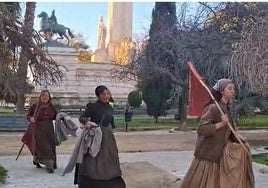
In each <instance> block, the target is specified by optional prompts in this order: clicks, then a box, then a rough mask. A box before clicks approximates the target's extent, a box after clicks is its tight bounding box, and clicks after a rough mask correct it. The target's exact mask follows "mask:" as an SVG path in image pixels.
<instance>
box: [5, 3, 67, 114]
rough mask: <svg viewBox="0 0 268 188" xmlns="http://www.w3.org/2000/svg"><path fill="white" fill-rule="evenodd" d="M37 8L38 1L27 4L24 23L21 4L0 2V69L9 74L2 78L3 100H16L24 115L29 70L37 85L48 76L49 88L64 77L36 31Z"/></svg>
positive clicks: (20, 112)
mask: <svg viewBox="0 0 268 188" xmlns="http://www.w3.org/2000/svg"><path fill="white" fill-rule="evenodd" d="M35 6H36V3H35V2H27V3H26V12H25V15H24V22H23V23H21V22H20V15H21V12H20V6H19V3H14V4H13V3H0V37H1V38H0V58H1V59H0V63H1V64H0V70H1V73H6V72H7V73H9V74H8V75H7V74H1V76H0V89H1V90H0V98H1V97H2V96H9V97H12V98H13V99H14V101H15V102H16V103H17V113H19V114H22V113H23V112H24V101H25V93H26V92H27V91H28V90H29V84H28V82H27V70H28V68H29V67H30V70H31V72H32V75H33V77H34V82H35V83H41V82H43V80H42V79H43V77H42V75H46V80H45V81H46V84H47V85H52V84H59V83H60V82H61V80H62V77H63V72H62V70H61V67H60V66H59V65H58V64H57V63H56V62H55V61H54V60H53V59H52V58H51V57H50V55H49V54H48V53H47V52H46V51H45V50H43V47H42V40H41V38H40V35H39V34H38V33H37V32H36V31H35V30H34V29H33V23H34V13H35ZM4 69H5V70H4ZM7 70H9V71H7ZM7 83H8V84H7ZM3 92H5V93H4V94H3ZM2 99H6V98H4V97H2Z"/></svg>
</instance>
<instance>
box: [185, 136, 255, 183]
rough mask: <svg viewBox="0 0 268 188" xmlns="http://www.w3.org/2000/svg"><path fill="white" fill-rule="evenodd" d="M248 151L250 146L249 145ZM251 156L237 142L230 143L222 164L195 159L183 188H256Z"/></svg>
mask: <svg viewBox="0 0 268 188" xmlns="http://www.w3.org/2000/svg"><path fill="white" fill-rule="evenodd" d="M247 149H248V145H247ZM254 186H255V182H254V174H253V170H252V161H251V156H250V155H249V153H248V152H246V151H245V149H244V148H243V147H242V146H241V145H240V144H239V143H236V142H230V141H229V142H228V143H227V145H226V146H225V148H224V152H223V157H222V158H221V161H220V163H215V162H210V161H207V160H201V159H198V158H194V159H193V161H192V164H191V166H190V168H189V170H188V172H187V174H186V176H185V177H184V180H183V182H182V185H181V188H254Z"/></svg>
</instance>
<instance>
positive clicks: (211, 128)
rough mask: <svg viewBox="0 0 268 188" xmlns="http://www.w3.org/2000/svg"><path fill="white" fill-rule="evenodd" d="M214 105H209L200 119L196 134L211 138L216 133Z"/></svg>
mask: <svg viewBox="0 0 268 188" xmlns="http://www.w3.org/2000/svg"><path fill="white" fill-rule="evenodd" d="M216 123H217V122H216V121H215V105H213V104H212V105H209V106H207V107H206V108H205V111H204V113H203V115H202V117H201V119H200V122H199V128H198V131H197V133H198V134H199V135H202V136H212V135H215V133H216V126H215V124H216Z"/></svg>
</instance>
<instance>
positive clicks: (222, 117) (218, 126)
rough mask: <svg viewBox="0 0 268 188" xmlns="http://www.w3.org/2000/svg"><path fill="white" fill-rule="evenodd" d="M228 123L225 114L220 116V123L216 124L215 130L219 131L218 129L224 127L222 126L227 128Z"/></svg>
mask: <svg viewBox="0 0 268 188" xmlns="http://www.w3.org/2000/svg"><path fill="white" fill-rule="evenodd" d="M228 123H229V118H228V116H227V115H226V114H225V115H223V116H221V122H219V123H216V130H217V129H220V128H222V127H224V126H228Z"/></svg>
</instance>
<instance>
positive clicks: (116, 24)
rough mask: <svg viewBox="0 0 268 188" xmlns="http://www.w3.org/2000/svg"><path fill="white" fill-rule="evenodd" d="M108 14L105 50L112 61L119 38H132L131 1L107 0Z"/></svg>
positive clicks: (116, 50)
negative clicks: (116, 0)
mask: <svg viewBox="0 0 268 188" xmlns="http://www.w3.org/2000/svg"><path fill="white" fill-rule="evenodd" d="M108 15H109V20H108V22H109V27H108V44H107V51H108V57H109V60H110V61H113V60H114V58H115V54H117V52H118V49H119V46H120V42H121V40H122V39H124V38H132V2H109V8H108Z"/></svg>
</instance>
